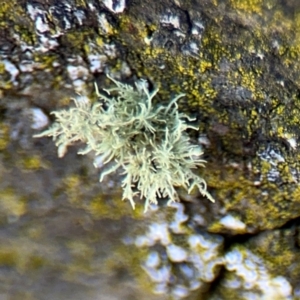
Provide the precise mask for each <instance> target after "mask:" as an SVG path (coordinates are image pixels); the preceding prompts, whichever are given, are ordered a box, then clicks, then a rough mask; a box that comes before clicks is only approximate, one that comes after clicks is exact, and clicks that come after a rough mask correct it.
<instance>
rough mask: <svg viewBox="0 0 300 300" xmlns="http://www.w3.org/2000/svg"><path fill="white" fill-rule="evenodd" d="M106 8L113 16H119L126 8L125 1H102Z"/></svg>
mask: <svg viewBox="0 0 300 300" xmlns="http://www.w3.org/2000/svg"><path fill="white" fill-rule="evenodd" d="M102 2H103V4H104V5H105V7H106V8H108V9H109V10H110V11H111V12H113V13H115V14H120V13H122V12H123V11H124V9H125V8H126V2H125V0H102Z"/></svg>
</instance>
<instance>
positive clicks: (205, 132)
mask: <svg viewBox="0 0 300 300" xmlns="http://www.w3.org/2000/svg"><path fill="white" fill-rule="evenodd" d="M299 24H300V5H299V4H298V1H280V0H267V1H262V0H211V1H210V0H207V1H202V0H195V1H184V0H174V1H146V0H145V1H142V0H128V1H125V0H115V1H110V0H102V1H99V0H98V1H97V0H90V1H81V0H78V1H76V0H73V1H71V0H66V1H54V0H53V1H51V0H48V1H46V0H44V1H43V0H39V1H29V0H28V1H25V0H22V1H17V0H11V1H5V3H2V4H1V6H0V96H1V97H0V178H1V180H0V240H1V243H0V277H1V286H0V295H1V297H2V295H3V299H76V296H75V295H78V297H79V298H78V299H83V298H84V299H101V300H102V299H106V298H105V297H110V299H113V297H115V299H120V295H121V297H122V299H126V297H127V298H128V299H151V297H153V299H160V296H152V295H151V294H150V289H149V287H150V288H154V289H156V292H158V293H163V294H166V293H167V294H170V295H171V296H170V297H173V298H182V297H190V299H203V297H204V298H205V299H256V298H257V299H298V298H299V297H300V286H299V282H298V278H299V269H300V265H299V263H298V261H299V222H298V217H299V215H300V186H299V179H300V175H299V170H300V165H299V163H298V161H299V157H300V152H299V147H298V143H299V132H300V130H299V125H300V117H299V116H300V105H299V95H300V93H299V87H300V63H299V53H300V29H299V28H300V27H299ZM105 74H110V75H111V76H113V77H114V78H116V79H118V80H120V81H122V82H126V83H129V84H132V83H133V82H134V81H136V80H137V79H140V78H143V79H146V80H148V82H149V86H150V88H156V87H158V88H159V89H160V91H159V95H158V96H159V97H160V101H161V102H162V103H167V101H169V100H170V99H171V98H172V97H173V96H174V95H177V94H179V93H185V94H186V97H185V98H183V99H181V100H180V101H179V109H180V110H181V111H182V112H185V113H187V114H188V115H190V116H194V117H197V119H198V122H199V132H200V136H195V135H192V134H193V133H192V132H191V137H192V138H193V139H194V141H195V142H198V143H200V144H202V146H203V149H204V152H205V159H206V160H207V162H208V163H207V165H206V169H205V170H204V171H203V174H202V176H203V177H204V178H205V180H206V181H207V183H208V189H209V191H210V193H211V194H212V195H213V197H214V198H215V200H216V203H214V204H213V203H210V202H209V201H207V200H206V199H203V198H202V197H201V196H200V195H199V194H197V193H195V194H193V195H192V196H191V195H187V194H186V193H185V192H184V191H183V190H180V189H179V194H180V196H181V200H182V202H181V204H180V205H178V206H176V207H173V208H167V207H161V208H160V209H159V211H153V212H150V213H149V214H147V215H143V214H142V212H141V211H142V205H138V204H137V210H136V211H134V212H133V211H131V208H130V205H129V203H127V202H121V201H120V198H121V189H120V181H121V180H120V178H121V177H120V176H119V175H118V174H116V176H111V177H110V178H109V179H107V180H106V181H105V182H104V183H103V184H101V185H100V184H99V183H98V182H97V178H98V175H97V173H98V172H97V170H96V169H94V168H93V166H92V159H91V158H89V157H80V156H77V155H76V150H77V149H76V147H74V149H73V150H70V151H69V153H68V154H67V155H66V156H65V157H64V158H63V159H62V160H59V159H58V158H56V149H55V147H54V145H53V144H52V142H51V141H50V140H48V139H43V140H34V139H33V138H32V135H33V134H35V133H37V132H39V131H40V130H41V129H43V128H45V126H47V125H48V124H49V123H50V122H52V120H51V117H50V116H49V113H50V112H51V111H53V110H57V109H59V108H62V107H65V106H69V105H71V104H70V101H69V99H70V97H72V96H74V95H75V92H79V93H81V94H82V95H85V96H89V97H90V98H91V99H93V100H96V97H95V93H94V87H93V84H94V82H97V84H98V86H99V87H100V88H105V87H108V86H109V82H108V80H107V79H106V76H105ZM141 203H142V201H141ZM139 207H140V208H139ZM174 222H175V223H174ZM172 224H173V225H172ZM174 224H177V225H178V224H180V225H178V226H179V227H180V229H178V228H177V229H176V226H177V225H176V226H175V225H174ZM174 228H175V229H174ZM157 236H159V237H157ZM143 237H144V238H143ZM143 239H144V240H143ZM141 241H143V242H141ZM208 249H210V250H211V251H208ZM207 253H208V254H207ZM198 256H199V257H201V259H200V258H199V257H198ZM197 257H198V258H197ZM199 261H201V264H200V263H199ZM196 262H197V263H198V264H197V263H196ZM141 267H142V268H141ZM142 269H144V270H145V271H146V272H144V271H143V270H142ZM155 272H159V274H160V275H157V274H156V273H155ZM147 274H148V275H150V278H152V279H154V281H153V284H149V279H148V277H147V276H148V275H147ZM153 274H154V275H153ZM157 277H158V279H159V280H158V279H156V280H155V278H157ZM262 278H263V280H264V281H263V280H262ZM262 281H263V284H262V283H261V282H262ZM110 285H112V286H113V288H109V286H110ZM124 286H126V288H124ZM268 290H272V291H273V292H274V293H275V294H270V293H269V292H268ZM89 297H90V298H89ZM97 297H98V298H97ZM275 297H277V298H275ZM164 298H166V296H165V295H163V296H162V298H161V299H164Z"/></svg>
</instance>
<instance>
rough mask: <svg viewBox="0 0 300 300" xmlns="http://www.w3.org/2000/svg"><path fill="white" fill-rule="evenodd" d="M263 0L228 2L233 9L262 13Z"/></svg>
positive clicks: (234, 0)
mask: <svg viewBox="0 0 300 300" xmlns="http://www.w3.org/2000/svg"><path fill="white" fill-rule="evenodd" d="M263 3H264V1H263V0H230V4H231V6H232V7H233V8H234V9H237V10H242V11H245V12H249V13H257V14H261V13H262V7H261V6H262V4H263Z"/></svg>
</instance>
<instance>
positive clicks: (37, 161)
mask: <svg viewBox="0 0 300 300" xmlns="http://www.w3.org/2000/svg"><path fill="white" fill-rule="evenodd" d="M17 164H18V165H19V168H20V169H21V170H23V171H36V170H39V169H41V168H43V167H45V166H46V164H45V162H44V161H42V159H41V157H39V156H38V155H32V156H29V157H23V158H22V160H21V161H19V162H18V163H17Z"/></svg>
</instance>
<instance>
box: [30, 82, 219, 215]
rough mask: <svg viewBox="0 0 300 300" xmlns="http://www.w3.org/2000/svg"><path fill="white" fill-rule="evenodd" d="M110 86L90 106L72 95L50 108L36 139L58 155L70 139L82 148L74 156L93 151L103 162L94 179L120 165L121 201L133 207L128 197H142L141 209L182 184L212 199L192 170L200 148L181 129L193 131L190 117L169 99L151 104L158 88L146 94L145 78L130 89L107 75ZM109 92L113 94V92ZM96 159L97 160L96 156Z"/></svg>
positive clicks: (171, 195)
mask: <svg viewBox="0 0 300 300" xmlns="http://www.w3.org/2000/svg"><path fill="white" fill-rule="evenodd" d="M109 78H110V79H111V80H112V81H113V82H114V83H115V85H116V86H115V87H114V88H111V89H107V90H105V91H106V93H107V95H104V94H99V92H98V88H97V86H96V91H97V95H98V97H99V98H100V101H99V102H97V103H95V104H91V103H90V101H89V100H87V99H84V98H79V99H74V102H75V105H76V106H75V107H73V108H70V109H68V110H61V111H55V112H53V114H54V115H55V116H56V122H55V123H54V124H53V125H52V126H51V127H50V128H49V129H48V130H46V131H44V132H42V133H41V134H38V135H36V137H43V136H52V137H53V139H54V141H55V142H56V146H57V147H58V156H59V157H63V156H64V155H65V153H66V151H67V147H68V146H69V145H71V144H73V143H74V142H76V141H81V142H85V143H86V144H87V146H86V147H85V148H84V149H82V150H80V151H79V152H78V154H87V153H88V152H90V151H94V152H95V155H96V156H100V157H101V159H100V161H101V162H103V164H107V163H110V164H109V167H108V168H107V169H106V170H104V171H102V173H101V176H100V181H102V180H103V178H104V177H105V176H106V175H108V174H110V173H112V172H114V171H116V170H117V169H119V168H122V169H123V173H122V174H123V175H125V176H124V178H123V180H122V187H123V199H128V200H129V201H130V203H131V205H132V207H133V208H135V201H134V197H135V196H136V195H140V198H145V211H147V209H148V207H149V205H150V203H154V204H157V203H158V201H157V199H158V198H166V199H168V203H171V202H174V201H176V200H177V199H178V195H177V192H176V190H175V188H174V187H176V186H183V187H184V188H185V189H186V190H187V191H188V192H189V193H190V192H191V191H192V190H193V188H194V187H198V189H199V191H200V192H201V194H202V195H203V196H206V197H207V198H208V199H209V200H211V201H214V200H213V198H212V196H211V195H210V194H209V193H208V192H207V189H206V182H205V180H204V179H203V178H201V177H200V176H198V175H196V174H195V173H194V172H193V171H192V169H195V168H197V167H199V166H200V167H203V166H204V163H205V161H204V160H202V159H201V158H200V156H201V155H202V150H201V148H200V147H199V146H197V145H193V144H191V142H190V138H189V136H188V135H187V133H186V129H188V128H191V129H194V130H197V127H195V126H194V125H192V124H190V123H191V122H192V121H193V119H191V118H189V117H188V116H187V115H185V114H182V113H179V111H178V107H177V104H176V101H177V100H178V99H179V98H180V97H182V96H183V95H178V96H177V97H175V98H174V99H173V100H172V101H171V102H170V103H169V104H168V105H167V106H162V105H160V106H155V105H153V103H152V100H153V98H154V97H155V95H156V94H157V92H158V90H154V91H153V92H149V90H148V88H147V82H146V81H140V82H138V83H136V89H134V88H133V87H132V86H129V85H125V84H122V83H120V82H118V81H116V80H114V79H112V78H111V77H109ZM114 95H115V96H114ZM98 161H99V159H98Z"/></svg>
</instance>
